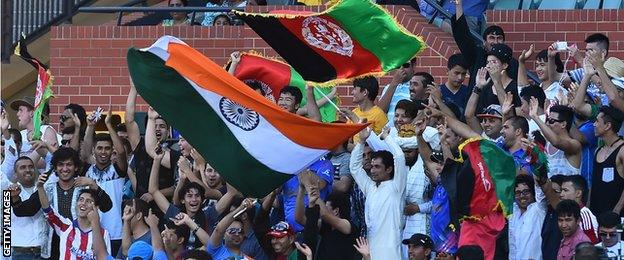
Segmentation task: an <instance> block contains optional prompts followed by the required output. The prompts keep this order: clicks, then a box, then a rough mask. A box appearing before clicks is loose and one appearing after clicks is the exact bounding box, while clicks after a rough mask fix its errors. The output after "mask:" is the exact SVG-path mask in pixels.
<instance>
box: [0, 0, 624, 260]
mask: <svg viewBox="0 0 624 260" xmlns="http://www.w3.org/2000/svg"><path fill="white" fill-rule="evenodd" d="M456 2H457V3H456V8H457V9H456V12H455V13H456V15H455V16H453V19H452V21H450V22H449V23H450V26H451V30H452V34H453V37H454V38H455V41H456V42H457V44H458V46H459V49H460V53H458V54H454V55H452V56H450V57H448V66H447V68H448V77H447V80H446V81H445V82H444V83H441V84H439V83H436V82H435V81H434V78H433V76H432V75H430V74H429V73H427V72H423V71H422V70H421V69H422V68H419V67H417V66H415V65H414V62H410V63H407V64H405V65H404V66H403V67H402V68H400V69H397V71H395V72H394V76H393V78H392V81H391V83H390V84H389V85H387V86H384V87H381V90H382V94H381V95H380V97H379V98H378V96H379V92H380V86H379V83H378V80H377V79H376V78H373V77H365V78H361V79H356V80H355V81H354V82H353V88H352V91H351V94H352V96H353V103H354V104H355V105H356V107H355V109H353V110H349V109H341V110H340V117H341V118H342V121H340V123H350V122H366V123H370V127H369V128H367V129H365V130H363V131H362V132H360V133H359V134H358V135H356V136H354V138H353V139H352V140H349V141H347V142H345V143H344V144H343V145H340V146H338V147H336V148H335V149H334V150H333V151H331V153H329V154H328V155H327V156H326V157H325V158H321V159H319V160H318V161H317V162H315V163H314V164H312V165H311V166H310V167H309V169H308V170H305V171H303V172H301V173H299V174H298V175H297V176H293V177H292V179H291V180H289V181H288V182H286V183H285V184H284V185H283V186H282V187H280V188H278V189H276V190H274V191H273V192H271V193H270V194H267V195H266V197H264V198H245V197H243V196H242V194H241V193H240V192H238V191H237V190H236V188H235V187H233V186H231V185H229V184H228V183H227V182H226V180H224V179H223V178H221V176H220V175H219V169H215V168H213V167H211V165H210V164H209V163H208V162H207V161H209V160H207V159H209V158H204V157H203V156H202V155H200V154H199V153H198V152H197V150H195V149H194V148H193V144H191V143H189V142H187V141H186V140H185V139H184V137H183V136H178V137H177V138H175V139H174V138H172V136H171V133H172V128H174V127H175V126H171V125H169V124H168V122H166V121H165V120H164V119H163V118H161V117H160V116H159V114H158V112H157V111H155V110H153V109H151V108H150V109H149V111H148V112H147V118H146V123H145V134H144V136H142V135H141V134H140V131H139V129H140V127H139V124H138V123H137V121H139V120H137V119H136V118H135V112H136V111H135V102H136V98H137V92H136V90H135V89H134V87H132V88H131V89H130V92H129V93H128V98H127V103H126V107H125V114H124V115H125V118H124V123H123V124H118V125H114V124H113V120H112V114H111V111H110V109H109V110H108V114H106V115H105V113H101V112H102V111H95V112H94V113H90V114H87V111H85V109H84V108H83V107H82V106H81V105H80V104H73V103H72V104H67V105H66V106H65V109H64V111H63V113H62V114H61V116H60V120H59V122H60V124H59V129H54V128H53V127H52V126H50V125H49V124H48V123H49V121H50V118H49V117H48V115H49V109H48V111H47V113H46V111H44V115H43V121H44V123H45V124H44V125H43V126H41V129H40V130H41V132H42V133H43V134H42V137H41V140H33V139H32V133H33V130H34V129H33V128H34V125H33V109H34V98H32V97H25V98H23V99H19V100H16V101H13V102H12V103H10V104H8V105H7V106H6V107H5V104H4V103H3V106H2V121H1V130H2V142H3V149H2V167H1V169H2V172H1V180H2V183H1V184H2V185H1V186H2V189H3V190H9V191H10V194H11V205H10V206H11V208H12V216H11V217H12V218H11V221H12V225H11V230H12V234H14V235H13V237H12V238H13V240H12V241H11V246H12V249H11V250H12V258H13V259H41V258H50V259H94V258H97V259H112V258H115V259H126V257H127V258H128V259H137V258H140V259H219V260H221V259H289V260H290V259H362V258H364V259H375V260H377V259H410V260H416V259H434V258H435V259H572V257H576V258H577V259H597V257H598V256H599V255H601V254H602V255H603V256H604V257H615V258H619V257H621V256H622V254H624V252H623V251H622V242H621V236H620V231H618V229H619V228H620V225H621V220H620V214H621V213H622V212H623V208H624V193H623V191H624V149H623V148H622V147H624V139H622V135H623V132H624V131H623V130H624V129H623V128H622V122H623V121H624V113H623V111H624V62H623V61H622V60H620V59H618V58H615V57H610V56H609V39H608V38H607V37H606V36H605V35H603V34H600V33H596V34H592V35H590V36H589V37H587V39H586V40H585V43H580V44H579V47H577V46H576V45H571V46H561V44H560V43H553V44H552V45H551V46H548V47H547V48H546V49H544V50H541V51H538V50H536V49H535V47H534V46H533V45H531V47H530V48H529V49H527V50H523V51H522V53H521V55H520V56H518V57H513V51H512V49H511V48H510V47H509V46H508V45H506V44H505V33H504V31H503V29H502V28H500V27H498V26H495V25H493V26H489V27H488V28H487V29H485V30H484V33H483V39H484V44H483V45H482V46H481V45H478V44H477V43H476V42H475V41H474V40H472V39H471V38H470V36H469V34H468V30H467V28H468V27H469V24H470V22H469V19H468V18H467V17H466V16H465V15H464V13H463V8H462V3H461V1H456ZM242 3H244V2H242ZM185 4H186V1H179V0H170V1H169V5H170V6H179V5H185ZM222 4H224V5H228V6H232V5H239V4H241V2H237V3H234V2H232V3H230V2H228V3H222ZM172 18H173V19H172V20H171V21H169V22H167V21H166V22H163V25H164V24H166V23H167V24H168V25H179V24H189V23H190V21H189V20H188V18H186V16H185V15H183V14H181V15H177V14H175V13H174V14H172ZM221 19H222V17H220V16H219V15H216V16H213V17H211V16H205V17H204V21H205V22H206V23H207V24H210V23H217V21H219V20H221ZM583 47H584V51H583V50H582V49H583ZM236 58H237V55H233V61H234V60H236ZM562 59H565V61H562ZM531 61H534V62H535V72H536V74H537V76H538V77H539V82H535V81H533V80H531V79H529V77H527V68H526V63H527V62H531ZM572 67H575V68H577V69H574V70H569V71H568V68H572ZM468 75H469V76H468ZM466 77H469V78H468V79H466ZM466 83H467V84H466ZM250 87H252V88H254V89H256V90H257V91H258V92H259V93H260V94H264V93H263V89H262V87H261V86H260V85H259V84H250ZM312 93H313V91H312V87H308V88H307V93H305V95H307V96H306V97H307V98H308V100H314V96H313V94H312ZM303 95H304V94H302V92H301V91H300V90H299V89H298V88H296V87H291V86H286V87H284V88H283V89H282V90H281V92H280V94H279V99H278V100H277V105H279V106H280V107H281V108H283V109H285V110H287V111H289V112H292V113H297V111H298V110H299V109H300V104H301V101H302V98H303ZM258 98H262V97H261V96H260V95H258ZM52 102H54V101H52ZM317 103H325V102H323V101H322V100H317V102H307V104H306V107H305V108H306V109H307V110H306V111H307V112H306V113H307V116H308V117H309V118H311V119H314V120H319V121H320V115H319V112H318V105H317ZM13 112H14V113H16V114H17V118H18V122H19V123H18V126H10V125H9V122H8V120H7V113H13ZM98 121H104V125H105V126H106V129H107V133H96V131H95V128H96V127H95V126H96V124H97V123H98ZM336 123H339V122H336ZM207 134H209V133H207ZM471 138H483V139H487V140H491V141H492V142H495V143H496V145H497V146H498V147H500V148H501V149H503V150H504V151H506V152H508V153H509V154H510V155H511V156H513V158H514V162H515V167H516V172H517V176H516V179H515V189H514V194H515V200H514V201H515V202H514V204H513V211H512V214H511V215H510V216H508V217H507V218H506V220H505V221H504V222H496V221H492V222H491V223H488V229H490V230H487V231H484V232H485V233H487V234H490V235H492V237H483V239H484V240H488V241H492V243H490V244H483V243H477V244H474V243H469V242H468V243H467V242H466V241H465V240H464V241H463V240H460V239H459V237H460V234H461V232H462V230H464V228H465V227H466V226H467V225H465V223H470V221H471V220H470V219H467V218H465V217H466V216H467V215H466V210H465V207H466V205H465V204H466V203H467V200H469V199H470V198H467V197H469V196H471V195H472V191H470V192H468V193H466V190H464V189H460V188H458V185H457V184H458V182H460V181H467V180H468V181H473V182H474V181H475V180H474V179H472V180H470V179H466V178H465V176H462V174H463V172H464V169H465V168H467V167H470V165H467V163H461V162H459V161H457V160H454V159H455V158H457V157H458V156H459V155H460V151H459V150H458V146H459V145H460V144H461V143H463V142H464V141H465V140H468V139H471ZM536 146H537V147H539V148H540V149H543V150H544V151H545V154H546V156H547V160H548V163H549V171H548V173H547V174H546V175H540V174H537V173H536V172H533V171H534V168H533V167H532V166H531V163H532V162H531V159H530V157H529V150H531V149H532V148H534V147H536ZM232 160H233V161H235V160H236V158H232ZM240 174H252V173H240ZM444 208H446V209H448V210H446V211H445V210H443V209H444ZM440 223H442V224H440ZM466 230H467V229H466ZM466 230H464V232H468V231H466ZM440 234H442V235H440ZM583 257H589V258H583ZM615 258H614V259H615Z"/></svg>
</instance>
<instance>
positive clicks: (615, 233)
mask: <svg viewBox="0 0 624 260" xmlns="http://www.w3.org/2000/svg"><path fill="white" fill-rule="evenodd" d="M598 235H599V236H600V237H615V236H617V232H600V233H598Z"/></svg>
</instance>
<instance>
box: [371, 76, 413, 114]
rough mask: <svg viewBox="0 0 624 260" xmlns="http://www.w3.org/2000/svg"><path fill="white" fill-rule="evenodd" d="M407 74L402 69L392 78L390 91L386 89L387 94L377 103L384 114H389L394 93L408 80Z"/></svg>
mask: <svg viewBox="0 0 624 260" xmlns="http://www.w3.org/2000/svg"><path fill="white" fill-rule="evenodd" d="M407 76H408V75H407V72H406V71H405V69H403V68H400V69H398V70H397V71H396V72H395V73H394V76H392V81H390V84H389V85H388V89H386V93H384V94H383V96H381V98H380V99H379V102H377V106H378V107H379V108H381V110H383V111H384V113H388V109H389V108H390V103H391V102H392V97H393V96H394V92H396V89H397V87H398V86H399V84H401V81H402V80H403V79H405V78H407Z"/></svg>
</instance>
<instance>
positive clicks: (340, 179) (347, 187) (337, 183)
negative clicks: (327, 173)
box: [328, 121, 353, 195]
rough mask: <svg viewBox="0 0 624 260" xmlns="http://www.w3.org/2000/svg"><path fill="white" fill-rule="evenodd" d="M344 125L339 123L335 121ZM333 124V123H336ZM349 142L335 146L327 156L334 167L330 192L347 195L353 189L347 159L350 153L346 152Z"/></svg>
mask: <svg viewBox="0 0 624 260" xmlns="http://www.w3.org/2000/svg"><path fill="white" fill-rule="evenodd" d="M336 122H339V123H344V122H341V121H336ZM336 122H334V123H336ZM348 146H349V141H348V140H347V141H345V142H344V143H342V144H341V145H339V146H336V148H334V149H333V150H332V151H331V152H330V153H329V155H328V157H329V160H330V161H331V163H332V165H334V181H333V183H332V191H334V192H342V193H344V194H347V195H348V194H349V192H351V189H352V188H353V179H352V178H351V172H350V171H349V159H350V158H351V153H350V152H349V150H348Z"/></svg>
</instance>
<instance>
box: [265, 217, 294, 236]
mask: <svg viewBox="0 0 624 260" xmlns="http://www.w3.org/2000/svg"><path fill="white" fill-rule="evenodd" d="M294 234H295V230H294V229H293V227H292V226H291V225H290V224H288V222H284V221H280V222H279V223H277V224H275V225H273V226H272V227H271V230H270V231H269V233H267V235H269V236H272V237H277V238H281V237H285V236H290V235H294Z"/></svg>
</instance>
